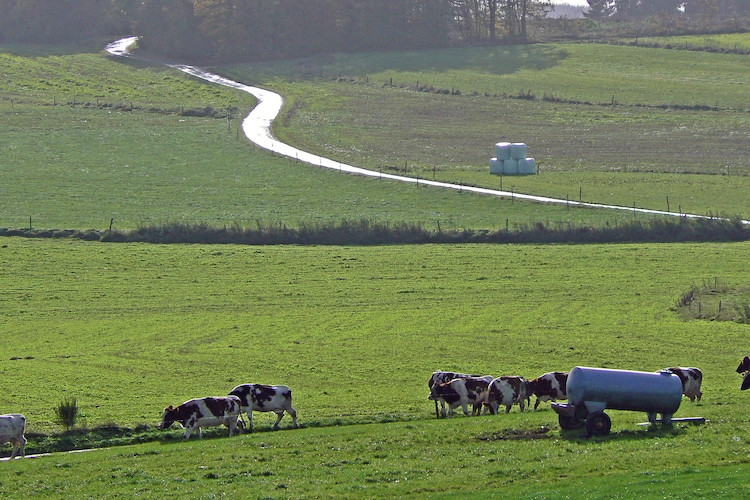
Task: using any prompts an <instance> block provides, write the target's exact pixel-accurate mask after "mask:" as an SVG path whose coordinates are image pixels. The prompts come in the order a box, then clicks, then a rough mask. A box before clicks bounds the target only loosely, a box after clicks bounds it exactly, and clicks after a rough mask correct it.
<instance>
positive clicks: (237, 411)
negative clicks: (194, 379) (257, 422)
mask: <svg viewBox="0 0 750 500" xmlns="http://www.w3.org/2000/svg"><path fill="white" fill-rule="evenodd" d="M241 408H242V407H241V404H240V398H238V397H236V396H218V397H208V398H197V399H191V400H190V401H185V402H184V403H182V404H181V405H179V406H178V407H177V408H175V407H173V406H171V405H170V406H168V407H167V408H165V409H164V413H163V414H162V417H161V424H159V430H164V429H168V428H169V427H171V426H172V424H173V423H175V422H179V423H180V424H182V426H183V427H184V428H185V434H184V435H183V436H182V437H183V438H184V439H188V438H189V437H190V434H192V433H193V431H195V433H196V434H197V435H198V438H201V439H202V435H201V427H216V426H219V425H226V426H227V427H228V428H229V435H230V436H232V435H234V433H235V431H236V430H237V421H238V420H239V418H240V415H241V413H242V409H241Z"/></svg>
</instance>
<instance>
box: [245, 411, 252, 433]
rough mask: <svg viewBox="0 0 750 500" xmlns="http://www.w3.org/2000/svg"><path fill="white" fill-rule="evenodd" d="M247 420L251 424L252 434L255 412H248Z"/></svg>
mask: <svg viewBox="0 0 750 500" xmlns="http://www.w3.org/2000/svg"><path fill="white" fill-rule="evenodd" d="M245 413H247V420H248V422H249V423H250V432H253V410H247V411H246V412H245Z"/></svg>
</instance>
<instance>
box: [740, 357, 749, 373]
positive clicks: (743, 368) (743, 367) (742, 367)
mask: <svg viewBox="0 0 750 500" xmlns="http://www.w3.org/2000/svg"><path fill="white" fill-rule="evenodd" d="M749 371H750V356H745V357H744V358H742V363H740V366H738V367H737V373H745V372H749Z"/></svg>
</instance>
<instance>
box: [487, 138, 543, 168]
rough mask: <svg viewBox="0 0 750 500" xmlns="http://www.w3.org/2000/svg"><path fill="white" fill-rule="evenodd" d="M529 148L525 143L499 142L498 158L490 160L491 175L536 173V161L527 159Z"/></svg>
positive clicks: (497, 145) (496, 149)
mask: <svg viewBox="0 0 750 500" xmlns="http://www.w3.org/2000/svg"><path fill="white" fill-rule="evenodd" d="M527 151H528V148H527V146H526V143H523V142H513V143H511V142H498V143H497V144H495V152H496V155H497V156H496V157H495V158H492V159H490V173H491V174H496V175H503V174H507V175H528V174H535V173H536V160H535V159H534V158H527V157H526V153H527Z"/></svg>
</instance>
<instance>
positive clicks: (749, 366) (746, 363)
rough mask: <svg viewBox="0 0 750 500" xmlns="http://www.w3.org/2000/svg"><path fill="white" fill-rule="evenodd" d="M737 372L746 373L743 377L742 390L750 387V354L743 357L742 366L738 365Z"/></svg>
mask: <svg viewBox="0 0 750 500" xmlns="http://www.w3.org/2000/svg"><path fill="white" fill-rule="evenodd" d="M737 373H741V374H743V375H744V377H743V378H742V385H741V386H740V390H741V391H746V390H748V389H750V356H745V357H744V358H742V362H741V363H740V366H738V367H737Z"/></svg>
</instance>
